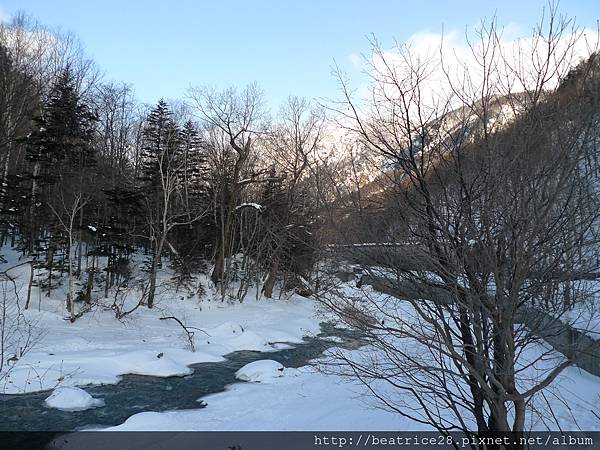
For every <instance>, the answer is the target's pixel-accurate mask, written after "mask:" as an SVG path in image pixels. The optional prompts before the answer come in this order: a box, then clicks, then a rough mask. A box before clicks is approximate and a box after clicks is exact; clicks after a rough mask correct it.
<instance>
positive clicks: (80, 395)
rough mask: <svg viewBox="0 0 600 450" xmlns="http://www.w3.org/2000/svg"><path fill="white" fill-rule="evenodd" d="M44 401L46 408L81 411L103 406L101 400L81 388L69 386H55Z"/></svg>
mask: <svg viewBox="0 0 600 450" xmlns="http://www.w3.org/2000/svg"><path fill="white" fill-rule="evenodd" d="M44 402H45V403H46V406H47V407H48V408H56V409H61V410H63V411H83V410H84V409H90V408H97V407H99V406H104V401H103V400H99V399H96V398H94V397H92V396H91V395H90V394H88V393H87V392H85V391H84V390H83V389H79V388H77V387H69V386H60V387H57V388H56V389H54V391H53V392H52V394H51V395H50V397H48V398H47V399H46V400H45V401H44Z"/></svg>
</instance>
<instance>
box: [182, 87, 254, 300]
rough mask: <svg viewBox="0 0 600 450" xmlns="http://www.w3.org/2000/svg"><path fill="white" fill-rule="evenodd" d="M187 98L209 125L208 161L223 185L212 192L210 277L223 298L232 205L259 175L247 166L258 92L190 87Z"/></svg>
mask: <svg viewBox="0 0 600 450" xmlns="http://www.w3.org/2000/svg"><path fill="white" fill-rule="evenodd" d="M189 97H190V100H191V102H192V104H193V106H195V108H196V112H197V115H198V116H199V118H200V119H201V120H203V121H204V122H205V123H206V124H207V125H208V127H209V129H210V140H211V141H212V145H211V147H212V148H213V149H214V152H215V153H214V154H213V157H212V162H213V163H214V164H215V166H216V168H217V170H219V168H220V170H221V172H222V176H220V179H221V181H222V183H223V185H222V186H221V187H220V188H219V189H218V190H216V192H215V202H216V204H218V208H215V209H214V211H215V213H216V214H217V217H216V219H217V220H216V222H217V224H218V227H219V239H218V243H217V245H216V248H215V257H214V268H213V270H212V273H211V279H212V281H213V282H214V283H215V285H220V287H221V297H222V299H224V298H225V293H226V283H225V276H226V272H227V267H226V264H227V260H228V258H229V257H230V256H231V255H232V253H233V248H234V243H235V235H236V229H235V221H236V217H235V215H236V208H237V207H238V206H239V205H240V203H241V202H240V200H241V198H242V191H243V189H244V188H245V187H246V186H247V185H248V184H250V183H252V182H253V181H254V180H255V179H256V177H257V176H258V175H259V174H257V173H253V172H252V170H251V168H249V162H250V159H251V156H252V151H253V137H255V136H256V135H257V134H259V133H261V132H262V129H261V126H262V125H261V120H262V119H263V111H262V102H263V101H262V92H261V91H260V90H259V88H258V87H257V86H256V85H250V86H248V87H246V88H245V89H244V90H243V91H242V92H240V93H238V92H236V91H235V90H234V89H227V90H225V91H223V92H216V91H214V90H211V89H206V88H205V89H198V88H197V89H191V90H190V92H189Z"/></svg>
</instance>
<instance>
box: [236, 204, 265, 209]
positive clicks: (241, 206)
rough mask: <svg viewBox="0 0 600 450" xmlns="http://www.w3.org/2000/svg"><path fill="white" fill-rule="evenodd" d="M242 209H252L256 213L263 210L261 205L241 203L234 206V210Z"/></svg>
mask: <svg viewBox="0 0 600 450" xmlns="http://www.w3.org/2000/svg"><path fill="white" fill-rule="evenodd" d="M242 208H254V209H256V210H258V211H262V209H263V207H262V205H259V204H258V203H242V204H241V205H238V206H236V207H235V210H236V211H237V210H238V209H242Z"/></svg>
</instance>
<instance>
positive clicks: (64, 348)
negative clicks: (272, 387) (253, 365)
mask: <svg viewBox="0 0 600 450" xmlns="http://www.w3.org/2000/svg"><path fill="white" fill-rule="evenodd" d="M2 253H3V254H4V255H5V257H6V259H7V260H9V262H8V263H7V264H4V266H5V267H4V269H5V268H6V267H12V266H13V265H15V263H18V261H17V259H16V255H15V254H14V252H12V253H11V252H10V251H7V250H6V249H3V251H2ZM29 273H30V269H29V265H24V266H20V267H18V268H16V269H14V270H12V271H11V273H10V275H11V276H12V277H13V278H15V282H16V285H17V289H18V290H19V291H20V294H19V299H20V300H19V302H20V305H21V306H20V307H21V310H22V312H23V314H24V318H25V319H26V320H27V322H28V323H30V324H32V333H31V338H32V343H33V344H32V345H31V346H30V349H29V351H27V352H26V353H25V354H24V355H23V356H22V357H21V358H19V359H18V360H17V361H16V362H14V361H11V362H10V366H8V368H9V372H8V373H6V372H5V376H4V377H3V378H2V377H0V382H1V385H0V392H1V393H4V394H16V393H26V392H35V391H42V390H48V389H54V388H55V387H57V386H84V385H88V384H111V383H117V382H119V380H120V376H121V375H124V374H139V375H154V376H161V377H167V376H174V375H186V374H189V373H190V372H191V369H190V368H189V367H188V366H189V365H190V364H194V363H200V362H214V361H220V360H222V359H223V355H226V354H228V353H231V352H233V351H237V350H259V351H266V350H274V349H278V348H281V347H282V346H281V344H278V343H281V342H300V341H301V340H302V337H303V336H306V335H312V334H317V333H318V332H319V321H320V319H319V317H318V315H317V310H316V304H315V302H314V301H312V300H309V299H306V298H303V297H300V296H292V297H288V298H273V299H265V298H260V299H256V295H255V293H253V292H250V293H249V294H248V296H247V297H246V299H245V300H244V303H242V304H240V303H239V302H237V301H234V302H227V301H225V302H221V301H219V300H213V301H209V298H210V297H209V296H205V297H204V298H198V297H196V296H191V298H190V296H187V295H186V294H185V293H182V292H178V293H176V292H175V290H174V289H173V288H171V287H168V286H166V281H165V280H166V279H167V278H168V273H167V271H165V273H163V274H161V275H162V279H160V280H159V285H161V284H162V285H163V286H162V287H159V288H158V290H157V298H156V301H155V306H154V308H153V309H151V310H150V309H148V308H147V307H145V306H142V307H140V308H138V309H137V310H135V312H133V313H131V314H130V315H128V316H126V317H125V318H124V319H122V320H117V319H116V318H115V314H114V312H113V311H112V310H111V309H110V307H109V306H110V304H111V303H112V302H113V299H112V298H106V299H100V300H99V303H100V304H99V305H96V306H94V307H93V309H92V310H91V311H89V312H87V313H85V314H84V315H83V316H82V317H80V318H79V319H77V320H76V321H75V322H74V323H70V322H69V321H68V320H66V316H67V314H66V310H65V300H64V299H65V297H66V294H65V292H64V289H61V288H58V289H56V291H53V294H52V296H51V297H46V296H45V294H41V295H38V294H39V293H38V292H37V288H34V290H33V295H32V302H31V306H30V308H29V309H28V310H26V311H23V304H24V301H25V298H26V297H27V295H26V287H27V283H28V280H29ZM139 295H140V294H139V292H136V291H132V292H131V293H130V298H129V299H128V301H129V303H130V306H131V305H132V304H134V303H135V301H137V298H139V297H137V296H139ZM38 302H39V309H38ZM165 317H176V318H177V319H179V320H180V321H181V322H182V323H183V324H185V326H187V327H190V330H191V331H192V332H193V333H194V336H193V340H194V347H195V351H192V350H191V348H190V344H189V341H188V338H187V335H186V333H185V332H184V331H183V329H182V327H181V325H179V324H178V323H177V321H175V320H173V319H167V320H161V318H165ZM21 342H24V340H21ZM8 356H11V355H8ZM6 367H7V366H5V368H6Z"/></svg>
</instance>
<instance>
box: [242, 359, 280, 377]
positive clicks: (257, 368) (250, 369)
mask: <svg viewBox="0 0 600 450" xmlns="http://www.w3.org/2000/svg"><path fill="white" fill-rule="evenodd" d="M284 369H285V367H283V365H282V364H280V363H278V362H277V361H273V360H272V359H261V360H259V361H254V362H251V363H250V364H246V365H245V366H244V367H242V368H241V369H240V370H238V371H237V372H236V373H235V377H236V378H237V379H238V380H242V381H253V382H255V383H261V382H268V381H270V380H272V379H273V378H281V377H282V376H283V371H284Z"/></svg>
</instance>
